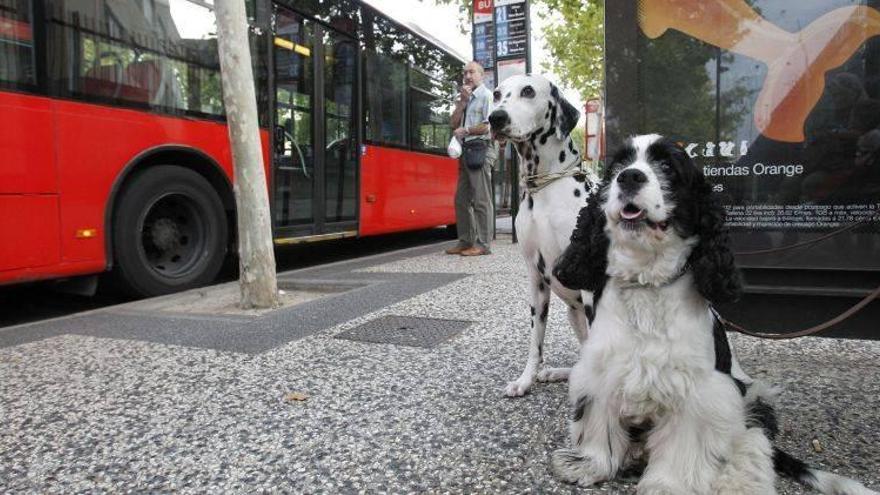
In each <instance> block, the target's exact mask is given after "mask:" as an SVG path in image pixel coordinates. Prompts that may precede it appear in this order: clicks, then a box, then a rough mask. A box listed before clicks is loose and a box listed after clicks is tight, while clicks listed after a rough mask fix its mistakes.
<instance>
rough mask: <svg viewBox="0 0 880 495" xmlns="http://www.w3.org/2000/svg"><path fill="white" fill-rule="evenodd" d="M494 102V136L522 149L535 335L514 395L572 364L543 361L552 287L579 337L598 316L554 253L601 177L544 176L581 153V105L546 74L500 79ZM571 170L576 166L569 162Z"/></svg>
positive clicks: (520, 227) (525, 245) (560, 375)
mask: <svg viewBox="0 0 880 495" xmlns="http://www.w3.org/2000/svg"><path fill="white" fill-rule="evenodd" d="M493 97H494V98H493V99H494V105H495V110H494V111H493V112H492V114H491V115H490V116H489V123H490V125H491V127H492V134H493V136H494V137H495V138H496V139H505V140H509V141H511V142H512V143H513V144H514V146H515V147H516V150H517V152H518V153H519V156H520V183H521V184H520V187H521V188H522V191H523V192H522V196H521V201H520V206H519V212H518V213H517V216H516V221H515V222H516V223H515V225H516V233H517V237H518V239H519V245H520V249H521V250H522V254H523V257H524V258H525V261H526V266H527V267H528V273H529V291H530V294H531V341H530V344H529V354H528V360H527V362H526V367H525V370H524V371H523V372H522V375H521V376H520V377H519V378H518V379H517V380H515V381H512V382H510V383H509V384H508V385H507V389H506V391H505V392H506V394H507V395H508V396H512V397H513V396H522V395H524V394H525V393H526V392H527V391H528V390H529V387H531V385H532V383H533V382H534V381H535V379H538V380H539V381H555V380H564V379H566V378H567V377H568V373H569V368H544V367H543V364H544V352H543V351H544V348H543V346H544V332H545V329H546V326H547V317H548V313H549V309H550V293H551V292H552V293H554V294H556V295H557V296H558V297H559V298H560V299H562V301H563V302H564V303H565V304H566V306H567V307H568V320H569V322H570V323H571V326H572V328H573V329H574V332H575V335H576V336H577V338H578V340H579V341H580V342H583V340H584V339H585V338H586V336H587V329H588V327H589V324H590V322H591V321H592V319H593V298H592V294H591V293H589V292H581V291H578V290H571V289H568V288H566V287H564V286H562V285H561V284H560V283H559V282H558V281H557V280H556V278H555V277H554V276H553V274H552V270H553V266H554V264H555V262H556V258H557V257H558V256H559V255H560V254H561V253H562V252H563V251H564V250H565V248H566V247H567V246H568V243H569V236H570V235H571V232H572V230H574V227H575V222H576V220H577V216H578V211H580V209H581V208H582V207H583V206H584V204H585V202H586V200H587V198H589V197H590V195H591V194H592V193H593V191H594V190H595V183H596V181H595V180H593V178H591V177H588V176H587V174H585V173H583V172H580V171H579V170H580V169H579V167H578V172H577V173H573V174H571V175H568V176H564V177H561V178H558V179H555V180H552V181H551V182H548V183H546V184H538V181H539V180H540V179H541V176H544V175H546V174H553V173H559V172H562V171H563V170H565V169H566V168H569V167H571V166H572V165H573V164H579V163H580V159H581V158H580V153H579V152H578V149H577V147H576V146H575V144H574V142H573V141H572V139H571V136H570V132H571V130H572V129H573V128H574V126H575V124H576V123H577V120H578V117H579V113H578V111H577V109H575V108H574V107H573V106H572V105H571V104H570V103H568V102H567V101H566V100H565V98H563V96H562V95H561V93H560V92H559V90H558V89H557V88H556V86H554V85H553V84H552V83H550V81H548V80H547V79H545V78H543V77H541V76H536V75H527V76H514V77H511V78H509V79H506V80H505V81H504V82H502V83H501V85H500V86H498V88H497V89H495V91H494V95H493ZM569 170H571V169H570V168H569Z"/></svg>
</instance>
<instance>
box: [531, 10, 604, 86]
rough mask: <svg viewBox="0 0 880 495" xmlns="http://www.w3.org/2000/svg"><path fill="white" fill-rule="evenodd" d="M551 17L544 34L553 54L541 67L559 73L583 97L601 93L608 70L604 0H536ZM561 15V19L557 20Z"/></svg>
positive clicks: (547, 16) (544, 16)
mask: <svg viewBox="0 0 880 495" xmlns="http://www.w3.org/2000/svg"><path fill="white" fill-rule="evenodd" d="M536 3H540V4H543V6H544V7H546V10H544V9H541V12H543V14H542V17H543V18H544V19H545V20H547V21H550V22H549V23H548V24H547V25H546V27H545V28H544V32H543V33H539V34H542V35H543V37H544V39H545V40H546V42H547V48H548V50H549V51H550V58H549V59H548V60H544V61H542V62H541V66H542V68H544V69H545V70H550V71H552V72H553V73H555V74H558V75H559V77H561V78H562V82H563V83H564V84H565V85H566V86H568V87H571V88H574V89H576V90H577V91H578V92H579V93H580V95H581V97H582V98H583V99H584V100H588V99H590V98H595V97H598V96H600V95H601V91H602V84H603V81H604V74H605V63H604V56H605V53H604V51H605V44H604V43H605V4H604V2H602V1H597V0H590V1H588V0H537V2H536ZM560 17H561V20H562V22H554V21H558V20H559V18H560Z"/></svg>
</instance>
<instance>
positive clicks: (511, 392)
mask: <svg viewBox="0 0 880 495" xmlns="http://www.w3.org/2000/svg"><path fill="white" fill-rule="evenodd" d="M531 386H532V382H526V381H523V380H522V379H520V380H517V381H515V382H510V383H508V384H507V387H506V388H505V389H504V394H505V395H507V396H508V397H522V396H523V395H526V392H528V391H529V387H531Z"/></svg>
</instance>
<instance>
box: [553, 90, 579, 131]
mask: <svg viewBox="0 0 880 495" xmlns="http://www.w3.org/2000/svg"><path fill="white" fill-rule="evenodd" d="M550 96H551V97H552V98H553V104H554V107H553V111H552V112H551V113H552V114H554V115H555V116H556V118H555V119H554V121H553V122H551V124H552V125H553V126H554V127H555V128H556V137H557V138H559V139H560V140H564V139H565V138H566V137H567V136H568V135H569V134H571V131H572V129H574V126H576V125H577V123H578V119H580V118H581V113H580V112H578V109H577V108H575V107H574V105H572V104H571V103H569V102H568V100H566V99H565V97H564V96H562V93H561V92H560V91H559V88H557V87H556V85H555V84H550Z"/></svg>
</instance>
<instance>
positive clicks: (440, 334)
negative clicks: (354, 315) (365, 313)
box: [336, 315, 472, 348]
mask: <svg viewBox="0 0 880 495" xmlns="http://www.w3.org/2000/svg"><path fill="white" fill-rule="evenodd" d="M471 323H472V322H470V321H461V320H441V319H437V318H419V317H415V316H393V315H392V316H383V317H381V318H377V319H375V320H372V321H368V322H367V323H364V324H363V325H360V326H357V327H354V328H352V329H349V330H346V331H344V332H342V333H339V334H337V335H336V338H338V339H346V340H355V341H358V342H371V343H374V344H397V345H406V346H412V347H426V348H431V347H436V346H437V345H439V344H441V343H443V342H445V341H447V340H449V339H451V338H452V337H454V336H456V335H458V334H459V333H461V331H462V330H464V329H465V328H467V327H468V326H470V324H471Z"/></svg>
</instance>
